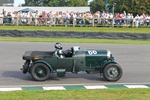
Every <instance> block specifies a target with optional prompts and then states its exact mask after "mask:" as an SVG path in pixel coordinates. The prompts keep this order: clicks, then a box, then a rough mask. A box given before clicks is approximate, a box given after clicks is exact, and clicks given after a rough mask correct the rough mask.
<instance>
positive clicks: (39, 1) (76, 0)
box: [23, 0, 88, 7]
mask: <svg viewBox="0 0 150 100" xmlns="http://www.w3.org/2000/svg"><path fill="white" fill-rule="evenodd" d="M87 2H88V0H25V4H23V6H49V7H63V6H67V7H77V6H87Z"/></svg>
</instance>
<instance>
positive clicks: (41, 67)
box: [22, 46, 123, 81]
mask: <svg viewBox="0 0 150 100" xmlns="http://www.w3.org/2000/svg"><path fill="white" fill-rule="evenodd" d="M63 52H64V53H62V57H58V56H55V51H26V52H25V54H24V55H23V60H25V63H24V65H23V68H22V70H23V73H27V72H29V73H30V74H31V76H32V77H33V79H35V80H37V81H44V80H47V79H48V78H49V77H50V74H51V73H57V76H59V77H63V76H65V73H66V72H72V73H76V74H77V73H78V72H80V71H85V72H87V73H88V74H90V73H92V72H98V73H102V74H103V76H104V78H105V79H106V80H108V81H117V80H119V79H120V78H121V76H122V73H123V71H122V68H121V66H120V65H119V64H118V63H117V62H116V61H115V60H114V57H113V55H112V54H111V52H110V51H109V50H80V48H79V46H74V47H72V48H71V55H70V56H67V55H66V54H65V51H63Z"/></svg>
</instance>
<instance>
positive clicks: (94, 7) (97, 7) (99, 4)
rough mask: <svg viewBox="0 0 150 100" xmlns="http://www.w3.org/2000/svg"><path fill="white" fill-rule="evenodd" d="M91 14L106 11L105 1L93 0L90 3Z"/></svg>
mask: <svg viewBox="0 0 150 100" xmlns="http://www.w3.org/2000/svg"><path fill="white" fill-rule="evenodd" d="M90 9H91V12H93V13H95V12H96V11H105V0H93V1H92V2H91V3H90Z"/></svg>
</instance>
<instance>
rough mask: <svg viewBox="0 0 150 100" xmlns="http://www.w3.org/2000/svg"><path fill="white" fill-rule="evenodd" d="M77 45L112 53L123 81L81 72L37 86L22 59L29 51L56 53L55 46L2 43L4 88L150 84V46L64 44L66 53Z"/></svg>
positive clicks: (0, 75) (0, 77) (0, 68)
mask: <svg viewBox="0 0 150 100" xmlns="http://www.w3.org/2000/svg"><path fill="white" fill-rule="evenodd" d="M74 45H76V46H80V48H81V49H109V50H110V51H111V52H112V53H113V54H114V56H115V59H116V60H117V61H118V63H119V64H120V65H121V66H122V68H123V76H122V78H121V79H120V80H119V81H117V82H108V81H105V80H104V79H103V78H102V77H100V75H99V74H86V73H84V72H80V73H78V74H72V73H67V74H66V76H65V77H63V78H59V77H57V75H56V74H53V75H51V77H50V78H49V80H47V81H44V82H37V81H34V80H33V79H32V77H31V75H30V74H23V73H22V71H21V70H20V68H22V65H23V63H24V61H23V60H22V55H23V54H24V52H25V51H34V50H35V51H37V50H39V51H53V50H54V43H39V42H0V62H1V63H0V88H2V87H29V86H41V87H47V86H50V87H54V86H56V87H57V86H73V85H84V86H94V85H117V84H118V85H133V84H134V85H140V84H150V78H149V77H150V72H149V71H150V46H149V45H120V44H77V43H63V49H68V48H70V47H72V46H74Z"/></svg>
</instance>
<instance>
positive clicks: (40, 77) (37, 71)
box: [30, 63, 50, 81]
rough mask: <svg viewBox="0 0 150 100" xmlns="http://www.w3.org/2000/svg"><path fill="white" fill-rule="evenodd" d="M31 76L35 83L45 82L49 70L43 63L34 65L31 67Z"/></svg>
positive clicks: (48, 75)
mask: <svg viewBox="0 0 150 100" xmlns="http://www.w3.org/2000/svg"><path fill="white" fill-rule="evenodd" d="M30 72H31V76H32V77H33V79H35V80H37V81H45V80H47V79H48V78H49V77H50V69H49V67H48V66H47V65H45V64H43V63H36V64H34V65H33V66H32V67H31V71H30Z"/></svg>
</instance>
